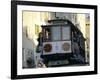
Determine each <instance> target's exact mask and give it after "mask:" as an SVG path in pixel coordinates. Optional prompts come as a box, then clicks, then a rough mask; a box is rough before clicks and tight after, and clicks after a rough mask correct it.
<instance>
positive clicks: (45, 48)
mask: <svg viewBox="0 0 100 80" xmlns="http://www.w3.org/2000/svg"><path fill="white" fill-rule="evenodd" d="M51 50H52V45H51V44H45V45H44V51H45V52H51Z"/></svg>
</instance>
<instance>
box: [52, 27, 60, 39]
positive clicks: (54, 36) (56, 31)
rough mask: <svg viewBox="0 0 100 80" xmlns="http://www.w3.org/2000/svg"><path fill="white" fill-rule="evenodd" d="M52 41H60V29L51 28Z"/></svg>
mask: <svg viewBox="0 0 100 80" xmlns="http://www.w3.org/2000/svg"><path fill="white" fill-rule="evenodd" d="M52 40H61V27H58V26H57V27H52Z"/></svg>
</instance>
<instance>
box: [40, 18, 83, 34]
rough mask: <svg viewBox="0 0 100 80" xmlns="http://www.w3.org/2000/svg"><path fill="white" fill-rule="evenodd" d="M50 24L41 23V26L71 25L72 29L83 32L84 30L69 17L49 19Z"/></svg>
mask: <svg viewBox="0 0 100 80" xmlns="http://www.w3.org/2000/svg"><path fill="white" fill-rule="evenodd" d="M48 23H49V24H48V25H41V27H43V28H46V27H54V26H55V27H58V26H71V28H72V30H74V31H75V30H76V31H77V32H78V33H80V34H82V32H81V31H80V30H79V29H78V28H77V26H75V25H74V24H73V23H72V22H71V21H69V20H68V19H52V20H48Z"/></svg>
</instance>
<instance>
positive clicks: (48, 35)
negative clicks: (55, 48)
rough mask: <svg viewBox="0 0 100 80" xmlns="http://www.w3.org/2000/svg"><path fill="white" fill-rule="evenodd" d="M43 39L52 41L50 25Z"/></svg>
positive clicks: (45, 30)
mask: <svg viewBox="0 0 100 80" xmlns="http://www.w3.org/2000/svg"><path fill="white" fill-rule="evenodd" d="M43 40H44V41H50V40H51V29H50V28H49V27H48V28H45V29H44V36H43Z"/></svg>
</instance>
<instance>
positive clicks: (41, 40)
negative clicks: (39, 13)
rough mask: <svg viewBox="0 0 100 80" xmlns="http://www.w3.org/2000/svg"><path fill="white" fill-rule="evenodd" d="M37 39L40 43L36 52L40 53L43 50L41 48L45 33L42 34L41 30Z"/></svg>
mask: <svg viewBox="0 0 100 80" xmlns="http://www.w3.org/2000/svg"><path fill="white" fill-rule="evenodd" d="M37 41H38V45H37V49H36V52H37V53H40V52H41V48H42V42H43V35H42V33H41V32H40V33H39V37H38V39H37Z"/></svg>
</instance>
